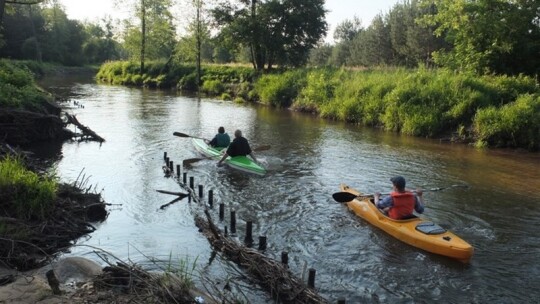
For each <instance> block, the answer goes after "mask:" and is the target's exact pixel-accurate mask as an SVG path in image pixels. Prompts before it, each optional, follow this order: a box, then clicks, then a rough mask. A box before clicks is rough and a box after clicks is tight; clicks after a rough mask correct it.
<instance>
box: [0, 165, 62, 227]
mask: <svg viewBox="0 0 540 304" xmlns="http://www.w3.org/2000/svg"><path fill="white" fill-rule="evenodd" d="M0 190H1V191H0V193H1V194H0V196H1V197H2V201H11V202H12V204H13V208H14V210H15V212H16V214H17V216H18V218H21V219H43V218H45V215H46V214H47V213H48V212H49V211H50V210H51V208H53V204H54V201H55V198H56V191H57V183H56V181H55V180H54V179H52V178H41V177H39V176H38V175H37V174H35V173H34V172H31V171H29V170H27V169H25V168H24V166H23V165H22V162H21V160H20V159H18V158H15V157H11V156H7V157H6V158H4V159H3V160H0Z"/></svg>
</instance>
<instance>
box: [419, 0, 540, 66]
mask: <svg viewBox="0 0 540 304" xmlns="http://www.w3.org/2000/svg"><path fill="white" fill-rule="evenodd" d="M422 5H424V6H435V8H436V10H434V11H433V12H432V13H431V14H428V15H426V16H425V17H424V18H422V20H421V21H422V22H423V23H424V24H426V25H430V26H435V27H436V30H435V33H436V34H437V35H438V36H441V37H444V38H445V39H446V40H447V41H448V42H449V43H450V44H452V45H453V48H452V49H451V50H438V51H436V52H435V53H434V55H433V56H434V60H435V62H436V63H437V64H440V65H443V66H446V67H449V68H452V69H455V70H465V71H473V72H478V73H486V72H487V73H490V72H495V73H510V74H517V73H528V74H535V73H538V71H540V56H538V54H539V53H540V43H539V41H540V24H539V20H540V15H539V12H540V1H529V0H476V1H470V0H422Z"/></svg>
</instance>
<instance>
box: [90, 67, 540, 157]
mask: <svg viewBox="0 0 540 304" xmlns="http://www.w3.org/2000/svg"><path fill="white" fill-rule="evenodd" d="M96 78H97V79H98V80H99V81H102V82H105V83H111V84H120V85H127V86H140V87H154V88H177V89H179V90H187V91H194V90H196V88H197V86H196V83H195V82H194V81H195V66H190V65H181V66H176V65H173V64H166V63H164V62H152V63H148V65H147V71H146V73H144V74H142V75H140V74H139V69H138V65H137V64H136V63H130V62H110V63H106V64H104V65H102V66H101V68H100V70H99V72H98V74H97V76H96ZM201 82H202V84H201V91H202V93H203V94H205V95H206V96H213V97H218V98H221V99H224V100H233V101H235V102H260V103H263V104H268V105H271V106H275V107H286V108H290V109H292V110H295V111H301V112H309V113H314V114H315V115H318V116H320V117H323V118H327V119H332V120H339V121H346V122H349V123H353V124H359V125H364V126H370V127H376V128H381V129H384V130H387V131H390V132H398V133H402V134H406V135H411V136H418V137H427V138H436V139H442V140H444V141H450V142H460V143H466V144H474V145H475V146H476V147H479V148H484V147H500V148H505V147H508V148H521V149H526V150H529V151H538V150H540V85H539V84H538V83H537V81H536V80H535V79H534V78H531V77H526V76H515V77H514V76H497V75H483V76H482V75H474V74H465V73H464V74H458V73H453V72H450V71H447V70H443V69H434V70H428V69H422V68H420V69H375V70H360V71H358V70H347V69H333V68H316V69H297V70H288V71H275V72H273V73H271V74H264V75H261V74H258V73H256V72H255V71H253V70H250V69H249V68H246V67H231V66H216V65H207V66H204V68H203V69H202V77H201Z"/></svg>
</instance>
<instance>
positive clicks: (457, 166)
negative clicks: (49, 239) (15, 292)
mask: <svg viewBox="0 0 540 304" xmlns="http://www.w3.org/2000/svg"><path fill="white" fill-rule="evenodd" d="M43 85H44V86H45V87H47V88H49V89H50V90H51V91H54V92H57V93H60V94H63V95H64V96H69V97H70V98H71V99H70V101H69V102H68V104H67V106H69V107H70V109H69V110H68V111H69V112H71V113H73V114H75V115H76V116H77V118H78V119H79V121H80V122H81V123H82V124H84V125H86V126H89V127H90V128H91V129H92V130H94V131H95V132H96V133H97V134H99V135H100V136H102V137H104V138H105V139H106V142H104V143H103V144H99V143H96V142H66V143H64V144H63V145H61V146H59V145H52V146H49V145H40V146H39V147H38V149H37V150H38V151H39V153H40V155H41V157H43V160H44V161H46V162H49V163H50V164H51V170H52V171H54V172H55V173H56V174H57V175H58V176H59V178H60V179H61V180H62V181H65V182H73V181H75V180H77V179H78V180H79V181H80V180H82V179H84V182H85V185H84V186H87V187H90V186H91V187H92V188H93V189H96V190H97V191H101V193H102V195H103V198H104V200H105V201H106V202H107V203H110V204H121V206H120V205H115V206H111V207H110V215H109V217H108V219H107V220H106V221H105V222H103V223H101V224H98V225H97V227H98V230H97V231H95V232H94V233H92V234H91V235H90V236H89V237H87V238H84V239H81V240H79V241H78V242H77V244H76V246H74V247H73V250H72V252H71V254H73V255H83V256H87V257H89V258H91V259H94V260H97V261H98V262H99V261H101V260H100V259H99V258H97V257H96V254H95V253H94V251H95V250H96V249H95V248H99V249H101V250H104V251H107V252H109V253H112V254H114V255H115V256H116V257H118V258H120V259H123V260H130V261H133V262H136V263H139V264H141V265H143V266H145V267H149V268H152V267H154V266H153V265H155V264H154V262H152V261H154V260H155V259H158V260H163V261H172V262H173V263H180V264H181V263H182V262H180V261H184V262H185V263H186V264H188V265H190V266H189V267H191V266H193V265H194V266H195V268H196V269H195V271H194V276H196V277H197V276H198V274H199V273H200V274H204V275H211V276H213V277H214V278H216V281H220V282H221V283H220V284H223V282H224V281H227V280H230V281H231V283H238V284H239V285H240V286H242V287H238V288H240V289H241V290H242V291H243V292H244V293H246V294H247V295H248V300H249V301H250V302H253V303H272V302H273V301H272V299H269V298H267V297H266V295H265V293H264V292H261V290H259V288H257V287H256V286H250V285H249V284H248V283H246V281H245V280H244V279H243V278H242V275H241V272H239V271H238V270H237V269H236V268H235V266H234V264H231V263H230V262H227V261H224V260H222V259H220V258H218V259H216V260H213V259H212V258H211V248H210V246H209V244H208V241H207V240H206V238H205V237H204V236H202V235H201V234H200V233H199V232H198V231H197V228H196V227H195V225H194V221H193V212H192V209H191V207H190V204H189V203H188V202H187V201H186V200H183V201H181V202H178V203H175V204H173V205H171V206H169V207H168V208H166V209H165V210H161V209H160V208H159V207H160V206H161V205H163V204H165V203H168V202H169V201H171V200H172V199H174V197H173V196H170V195H166V194H161V193H158V192H156V190H166V191H181V188H180V187H179V185H178V184H177V183H176V182H175V180H174V179H171V178H166V177H164V174H163V171H162V165H163V155H164V152H167V153H168V156H169V157H170V158H171V160H173V161H174V162H175V163H176V164H179V163H180V162H181V160H183V159H187V158H193V157H199V156H200V155H199V154H197V153H196V151H195V149H194V147H193V146H192V144H191V141H190V139H187V138H179V137H174V136H172V134H173V132H175V131H177V132H183V133H186V134H190V135H193V136H200V137H205V138H211V137H212V136H213V135H214V133H215V132H216V130H217V128H218V127H219V126H224V127H225V129H226V130H227V131H228V133H229V134H232V133H233V131H234V130H235V129H241V130H242V131H243V133H244V135H245V137H246V138H248V140H250V143H251V145H252V147H257V146H260V145H271V149H270V150H267V151H264V152H260V153H258V154H257V156H258V158H259V160H260V161H261V162H262V163H263V164H264V165H265V166H266V167H267V169H268V174H267V175H266V176H264V177H258V176H253V175H249V174H245V173H240V172H235V171H231V170H230V169H227V168H224V167H217V166H216V161H215V160H203V161H200V162H198V163H196V164H194V165H193V166H192V168H190V169H186V171H185V172H187V173H188V176H193V177H194V179H195V184H196V185H199V184H202V185H204V187H205V191H207V190H209V189H212V190H213V191H214V197H215V203H216V204H218V203H225V205H226V210H227V211H226V212H227V214H228V212H229V211H230V210H235V211H236V214H237V221H238V233H237V234H238V235H237V237H238V238H239V240H242V238H243V235H244V227H245V222H246V221H249V220H251V221H253V223H254V224H253V227H254V236H255V239H257V236H259V235H265V236H267V238H268V249H267V250H266V254H267V255H268V256H270V257H273V258H275V259H279V258H280V255H281V252H282V251H287V252H288V254H289V259H290V260H289V264H290V269H291V271H292V272H293V273H294V274H296V275H298V276H299V277H301V276H302V274H303V273H304V274H305V273H306V268H307V269H309V268H314V269H316V282H315V285H316V288H317V290H318V291H319V292H320V294H321V295H322V296H324V297H325V298H327V299H328V300H329V301H330V302H335V301H336V300H337V299H338V298H345V299H346V300H347V303H379V302H381V303H424V302H426V303H427V302H434V301H437V302H443V303H526V302H534V301H537V299H538V298H540V291H539V289H538V287H539V286H540V278H539V275H540V266H539V265H540V263H539V262H540V234H539V233H538V226H537V225H538V223H539V220H540V192H539V191H538V190H539V189H540V155H538V154H531V153H527V152H518V151H503V150H489V151H482V150H476V149H474V148H471V147H469V146H466V145H461V144H448V143H439V142H438V141H433V140H426V139H421V138H412V137H406V136H400V135H396V134H393V133H386V132H382V131H379V130H374V129H370V128H362V127H358V126H355V125H349V124H344V123H337V122H331V121H326V120H321V119H318V118H315V117H312V116H309V115H304V114H299V113H294V112H291V111H287V110H277V109H271V108H267V107H262V106H246V105H237V104H233V103H230V102H224V101H219V100H213V99H202V100H198V99H197V98H193V97H186V96H181V95H178V94H176V93H175V92H169V91H166V92H164V91H155V90H141V89H135V88H126V87H119V86H106V85H99V84H94V83H92V82H88V81H80V80H76V79H74V78H70V79H60V80H58V79H56V80H53V79H48V81H46V82H44V83H43ZM73 102H77V103H78V104H79V105H82V106H83V107H81V106H78V105H74V104H73ZM175 167H176V166H175ZM394 175H403V176H405V177H406V179H407V186H408V187H411V188H416V187H422V188H424V189H429V188H433V187H446V186H450V185H456V184H466V185H468V188H451V189H448V190H445V191H438V192H430V193H426V194H425V195H424V198H425V200H426V201H427V206H426V211H425V213H424V216H425V217H428V218H430V219H431V220H433V221H434V222H436V223H438V224H440V225H441V226H443V227H445V228H447V229H449V230H451V231H452V232H454V233H455V234H457V235H459V236H460V237H462V238H463V239H465V240H466V241H468V242H469V243H471V244H472V245H473V246H474V247H475V255H474V257H473V259H472V261H471V263H470V264H468V265H464V264H461V263H459V262H456V261H452V260H449V259H447V258H444V257H440V256H436V255H433V254H430V253H426V252H423V251H421V250H419V249H416V248H413V247H411V246H408V245H406V244H404V243H401V242H399V241H397V240H396V239H394V238H392V237H391V236H389V235H387V234H385V233H384V232H382V231H380V230H378V229H377V228H375V227H373V226H371V225H369V224H368V223H366V222H364V221H363V220H362V219H360V218H357V217H356V216H354V215H353V214H352V213H349V212H348V211H347V209H346V207H345V206H343V205H341V204H339V203H336V202H335V201H333V200H332V196H331V195H332V193H334V192H338V191H339V184H340V183H347V184H349V185H351V186H353V187H355V188H357V189H359V190H361V191H363V192H366V193H372V192H375V191H381V192H387V191H389V190H390V188H391V184H390V182H389V178H390V177H392V176H394ZM215 212H216V214H215V218H216V219H217V211H215ZM227 222H228V220H227V219H226V220H225V222H223V223H220V225H221V226H222V227H223V225H227V224H228V223H227ZM101 262H102V261H101ZM306 277H307V274H306ZM216 284H217V283H216ZM216 286H218V288H219V284H218V285H216ZM235 286H236V285H235Z"/></svg>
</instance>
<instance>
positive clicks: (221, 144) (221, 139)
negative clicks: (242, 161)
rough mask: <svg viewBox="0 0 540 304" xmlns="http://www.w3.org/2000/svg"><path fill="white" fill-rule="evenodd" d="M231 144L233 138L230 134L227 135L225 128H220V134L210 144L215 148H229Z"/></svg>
mask: <svg viewBox="0 0 540 304" xmlns="http://www.w3.org/2000/svg"><path fill="white" fill-rule="evenodd" d="M230 143H231V138H230V137H229V134H227V133H225V128H224V127H219V128H218V134H216V136H214V138H212V140H211V141H210V142H209V143H208V144H209V145H210V146H212V147H214V148H227V147H228V146H229V144H230Z"/></svg>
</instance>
